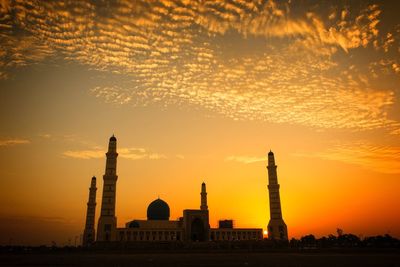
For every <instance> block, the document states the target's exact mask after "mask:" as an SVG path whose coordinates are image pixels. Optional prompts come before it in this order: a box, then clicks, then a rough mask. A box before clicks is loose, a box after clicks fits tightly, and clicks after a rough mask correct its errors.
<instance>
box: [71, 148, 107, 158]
mask: <svg viewBox="0 0 400 267" xmlns="http://www.w3.org/2000/svg"><path fill="white" fill-rule="evenodd" d="M63 155H64V156H65V157H68V158H75V159H98V158H103V157H104V155H105V150H103V149H92V150H67V151H65V152H64V153H63Z"/></svg>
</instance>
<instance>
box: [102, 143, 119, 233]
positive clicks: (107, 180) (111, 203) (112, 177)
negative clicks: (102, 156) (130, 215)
mask: <svg viewBox="0 0 400 267" xmlns="http://www.w3.org/2000/svg"><path fill="white" fill-rule="evenodd" d="M106 157H107V160H106V170H105V174H104V175H103V181H104V182H103V195H102V200H101V213H100V218H99V223H98V226H97V241H115V240H116V228H117V218H116V217H115V195H116V186H117V179H118V176H117V157H118V153H117V138H115V136H114V135H113V136H111V138H110V141H109V143H108V152H107V153H106Z"/></svg>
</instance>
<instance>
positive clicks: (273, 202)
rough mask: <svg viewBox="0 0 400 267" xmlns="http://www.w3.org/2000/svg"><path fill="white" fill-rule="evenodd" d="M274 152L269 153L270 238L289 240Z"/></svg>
mask: <svg viewBox="0 0 400 267" xmlns="http://www.w3.org/2000/svg"><path fill="white" fill-rule="evenodd" d="M276 167H277V166H276V165H275V158H274V153H272V151H269V153H268V166H267V169H268V181H269V184H268V190H269V208H270V220H269V223H268V238H270V239H276V240H288V234H287V227H286V224H285V222H284V221H283V219H282V209H281V199H280V196H279V184H278V175H277V173H276Z"/></svg>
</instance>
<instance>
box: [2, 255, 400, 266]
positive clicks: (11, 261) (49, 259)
mask: <svg viewBox="0 0 400 267" xmlns="http://www.w3.org/2000/svg"><path fill="white" fill-rule="evenodd" d="M0 266H284V267H286V266H293V267H303V266H356V267H362V266H399V267H400V254H399V253H394V252H393V253H392V252H391V253H324V252H319V253H290V252H288V253H275V252H272V253H271V252H263V253H256V252H240V253H156V254H151V253H143V254H118V253H114V254H113V253H93V252H89V253H67V252H62V253H59V252H57V253H53V254H49V253H44V254H42V253H32V254H26V253H24V254H5V253H3V254H0Z"/></svg>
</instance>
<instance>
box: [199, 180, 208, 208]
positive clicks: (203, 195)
mask: <svg viewBox="0 0 400 267" xmlns="http://www.w3.org/2000/svg"><path fill="white" fill-rule="evenodd" d="M200 195H201V206H200V209H201V210H208V206H207V191H206V184H205V183H204V182H203V183H202V184H201V193H200Z"/></svg>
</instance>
